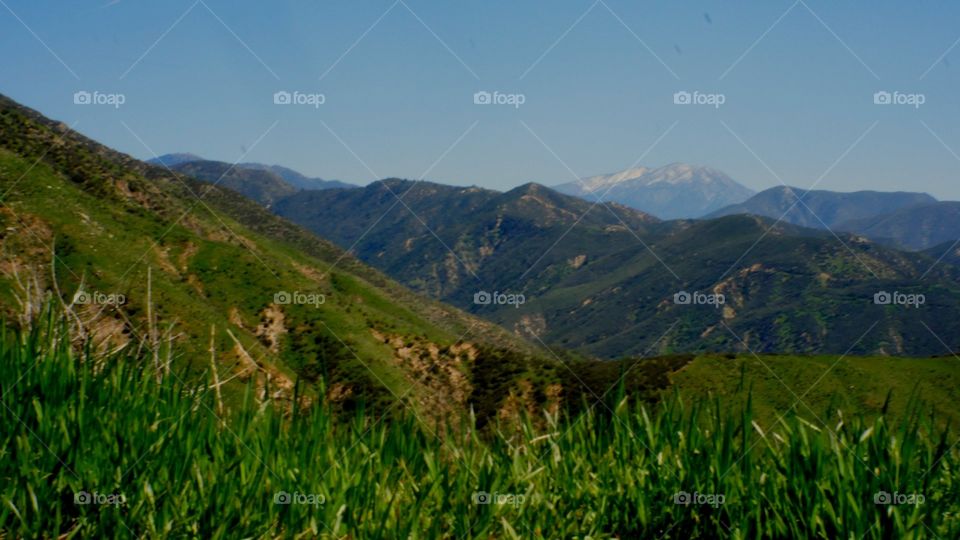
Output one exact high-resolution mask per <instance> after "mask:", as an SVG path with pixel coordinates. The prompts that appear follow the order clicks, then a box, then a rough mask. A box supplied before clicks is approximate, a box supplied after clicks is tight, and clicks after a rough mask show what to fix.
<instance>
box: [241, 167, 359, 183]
mask: <svg viewBox="0 0 960 540" xmlns="http://www.w3.org/2000/svg"><path fill="white" fill-rule="evenodd" d="M238 167H242V168H244V169H256V170H264V171H271V172H274V173H277V174H279V175H280V177H281V178H283V179H284V180H286V181H287V183H289V184H290V185H292V186H293V187H295V188H298V189H335V188H355V187H360V186H356V185H354V184H348V183H346V182H341V181H339V180H324V179H322V178H311V177H309V176H306V175H304V174H301V173H299V172H297V171H295V170H293V169H290V168H287V167H283V166H281V165H265V164H263V163H241V164H239V165H238Z"/></svg>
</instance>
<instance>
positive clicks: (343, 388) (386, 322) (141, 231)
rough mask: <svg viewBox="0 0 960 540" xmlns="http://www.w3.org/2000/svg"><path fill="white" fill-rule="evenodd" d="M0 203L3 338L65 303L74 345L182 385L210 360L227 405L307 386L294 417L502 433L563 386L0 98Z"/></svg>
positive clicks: (251, 209) (226, 208) (278, 232)
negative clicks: (136, 357)
mask: <svg viewBox="0 0 960 540" xmlns="http://www.w3.org/2000/svg"><path fill="white" fill-rule="evenodd" d="M0 193H2V206H0V242H2V246H0V247H2V251H0V255H2V256H0V270H2V275H0V282H2V284H3V286H2V287H0V309H2V311H3V313H4V317H5V319H6V320H7V321H11V322H19V323H21V324H28V323H29V321H30V320H32V319H34V318H35V317H37V309H38V306H40V305H42V304H43V303H45V302H50V301H52V302H55V303H59V302H62V303H63V304H64V305H65V306H66V307H65V309H67V310H68V311H69V312H70V313H71V316H72V319H71V320H72V321H73V322H74V324H75V325H76V326H77V330H78V331H79V336H80V339H81V342H79V343H77V345H78V346H82V345H83V344H88V345H90V346H91V347H94V348H96V349H118V348H130V349H134V348H139V347H147V348H149V349H156V350H157V351H158V353H159V354H158V355H157V357H155V361H156V363H157V365H156V366H153V367H155V368H157V369H159V370H161V372H162V371H169V373H170V374H171V375H172V374H180V375H178V376H184V377H186V376H190V375H189V374H190V373H193V374H194V376H197V375H196V374H198V373H200V372H202V371H203V370H206V369H207V368H208V367H209V366H210V362H211V358H215V360H216V365H217V366H218V371H219V380H221V381H224V382H225V384H224V387H223V393H224V396H225V399H226V400H227V401H228V402H229V401H231V400H232V399H237V398H238V397H239V392H241V391H242V389H243V388H244V385H245V383H247V382H252V383H254V384H255V386H256V388H257V391H258V395H266V394H267V393H269V394H270V395H272V396H274V397H275V398H277V399H278V400H283V399H286V400H291V399H292V398H293V396H294V395H295V394H297V392H298V391H297V390H295V385H296V382H297V381H298V380H299V381H300V382H301V383H305V384H301V385H300V388H299V396H301V403H305V402H309V401H311V400H317V399H322V400H326V401H328V402H330V403H331V404H333V405H334V406H336V407H339V408H343V409H352V408H355V407H357V406H358V404H359V403H361V402H364V403H366V404H367V406H368V407H372V408H375V409H384V410H385V409H389V408H391V407H396V408H397V409H399V410H403V409H405V408H409V409H411V410H413V411H415V412H419V413H420V414H421V415H423V416H425V417H427V418H432V419H439V418H442V417H450V416H456V415H459V414H462V413H463V412H464V411H468V410H470V408H471V407H474V409H475V410H476V411H477V415H478V417H480V416H485V417H493V416H496V415H499V414H501V409H502V408H503V407H508V405H509V404H508V402H507V400H509V399H510V396H511V395H513V394H514V393H518V394H521V395H527V394H523V392H529V391H533V390H536V391H537V392H539V393H537V394H536V395H537V396H541V397H540V398H539V399H540V401H537V402H535V403H531V404H530V406H538V407H539V406H546V405H547V404H548V403H546V402H545V401H543V400H546V399H547V398H546V397H543V396H546V395H548V394H547V393H545V392H546V387H547V386H551V385H553V386H555V387H556V391H555V392H553V393H550V394H549V395H550V396H553V399H554V401H556V400H558V399H560V398H559V396H562V395H564V392H563V391H562V389H563V388H564V385H565V384H568V383H569V379H565V378H563V377H562V376H561V374H560V373H559V372H558V367H557V366H559V364H557V363H556V362H555V360H554V359H553V358H552V356H550V357H543V356H541V355H540V353H537V352H536V350H535V349H534V348H533V347H532V346H531V345H529V344H528V343H527V342H525V341H523V340H520V339H517V338H516V337H514V336H513V335H511V334H510V333H507V332H505V331H504V330H502V329H500V328H498V327H497V326H495V325H493V324H490V323H488V322H485V321H482V320H479V319H476V318H474V317H471V316H469V315H466V314H464V313H462V312H460V311H458V310H456V309H453V308H450V307H448V306H444V305H442V304H439V303H437V302H434V301H431V300H429V299H426V298H423V297H419V296H417V295H414V294H413V293H411V292H410V291H408V290H406V289H404V288H403V287H401V286H399V285H397V284H396V283H395V282H393V281H391V280H389V279H388V278H386V277H384V276H383V275H382V274H380V273H379V272H377V271H375V270H373V269H371V268H369V267H367V266H365V265H363V264H361V263H360V262H358V261H357V260H355V259H353V258H352V257H350V256H349V255H347V254H345V253H344V252H343V251H342V250H340V249H339V248H336V247H334V246H333V245H332V244H330V243H328V242H326V241H323V240H320V239H318V238H317V237H315V236H313V235H311V234H309V233H307V232H306V231H304V230H302V229H300V228H299V227H297V226H295V225H293V224H291V223H289V222H287V221H285V220H283V219H281V218H279V217H277V216H274V215H272V214H270V213H269V212H268V211H266V210H265V209H264V208H263V207H261V206H260V205H258V204H256V203H254V202H253V201H251V200H249V199H247V198H245V197H243V196H241V195H239V194H237V193H235V192H233V191H231V190H228V189H223V188H220V187H219V186H212V185H210V184H208V183H204V182H201V181H198V180H194V179H191V178H186V177H182V176H180V175H171V174H170V173H169V171H168V170H167V169H165V168H162V167H155V166H151V165H148V164H145V163H142V162H139V161H137V160H135V159H133V158H131V157H129V156H126V155H124V154H120V153H118V152H115V151H113V150H110V149H108V148H106V147H104V146H101V145H99V144H97V143H95V142H94V141H92V140H90V139H87V138H85V137H83V136H82V135H79V134H77V133H76V132H73V131H71V130H70V129H68V128H67V127H66V126H65V125H64V124H62V123H58V122H54V121H50V120H47V119H46V118H44V117H42V116H41V115H40V114H38V113H36V112H35V111H32V110H29V109H26V108H24V107H22V106H20V105H18V104H16V103H15V102H13V101H11V100H9V99H7V98H5V97H0ZM211 344H212V353H211ZM169 350H177V351H181V352H180V353H178V354H177V356H174V357H169V358H168V357H166V356H165V354H166V353H165V351H169ZM491 364H495V365H498V366H499V369H500V370H501V371H500V373H501V374H502V376H501V377H499V378H496V380H494V381H492V382H490V381H489V380H488V379H485V378H483V377H479V376H478V373H477V371H484V370H482V369H479V368H478V366H485V365H491ZM561 369H562V368H561ZM485 381H486V382H485ZM491 384H495V386H490V385H491ZM551 387H552V386H551ZM515 399H516V398H515ZM515 399H514V401H515ZM531 399H533V398H531ZM510 403H514V402H513V401H511V402H510ZM554 405H557V403H554ZM509 406H513V405H509Z"/></svg>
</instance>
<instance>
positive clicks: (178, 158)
mask: <svg viewBox="0 0 960 540" xmlns="http://www.w3.org/2000/svg"><path fill="white" fill-rule="evenodd" d="M188 161H203V158H202V157H200V156H198V155H196V154H190V153H186V152H183V153H179V154H164V155H162V156H160V157H158V158H154V159H148V160H147V163H150V164H152V165H166V166H167V167H173V166H174V165H179V164H181V163H186V162H188Z"/></svg>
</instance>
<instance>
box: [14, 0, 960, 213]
mask: <svg viewBox="0 0 960 540" xmlns="http://www.w3.org/2000/svg"><path fill="white" fill-rule="evenodd" d="M204 2H205V3H195V0H169V1H164V2H148V1H146V0H120V1H112V2H111V1H110V0H98V1H74V2H63V1H60V2H48V1H44V0H3V2H2V4H0V52H2V53H3V58H4V63H3V77H2V82H0V92H2V93H5V94H7V95H9V96H11V97H13V98H14V99H16V100H18V101H20V102H22V103H24V104H26V105H28V106H31V107H33V108H35V109H38V110H40V111H41V112H43V113H44V114H47V115H48V116H52V117H54V118H57V119H59V120H62V121H64V122H66V123H68V124H72V123H74V122H76V123H77V125H76V128H77V129H78V130H79V131H81V132H83V133H85V134H87V135H89V136H91V137H93V138H95V139H97V140H100V141H102V142H104V143H106V144H108V145H110V146H112V147H115V148H117V149H120V150H122V151H125V152H128V153H131V154H133V155H135V156H138V157H141V158H148V157H151V152H150V151H149V150H147V149H146V148H145V147H144V146H143V144H141V142H140V141H138V140H137V137H136V136H139V137H140V138H141V139H142V140H143V142H144V143H146V145H147V146H149V147H150V148H151V149H152V150H153V151H155V152H156V153H158V154H162V153H167V152H194V153H197V154H199V155H201V156H204V157H207V158H211V159H219V160H224V161H234V160H236V159H238V158H240V156H241V155H242V153H243V152H244V151H245V150H249V154H248V155H247V156H246V157H245V158H244V160H245V161H262V162H269V163H279V164H283V165H287V166H290V167H293V168H295V169H298V170H301V171H302V172H304V173H307V174H311V175H316V176H320V177H324V178H338V179H343V180H347V181H352V182H356V183H367V182H369V181H370V180H372V179H373V178H374V175H376V176H380V177H385V176H400V177H408V178H419V177H420V176H421V175H422V174H424V172H426V171H428V170H429V174H428V175H427V178H428V179H430V180H434V181H439V182H444V183H450V184H459V185H468V184H479V185H482V186H486V187H491V188H495V189H508V188H510V187H513V186H516V185H519V184H521V183H524V182H528V181H536V182H541V183H545V184H548V185H549V184H557V183H562V182H567V181H570V180H571V179H572V177H573V175H574V174H575V175H578V176H589V175H593V174H599V173H604V172H612V171H616V170H619V169H623V168H626V167H628V166H630V165H632V164H634V163H635V162H636V161H637V160H638V159H640V158H641V156H643V155H644V153H645V152H646V155H645V157H643V159H642V160H641V164H642V165H649V166H656V165H663V164H666V163H670V162H675V161H680V162H688V163H694V164H701V165H709V166H712V167H716V168H719V169H721V170H723V171H725V172H727V173H728V174H730V175H731V176H732V177H734V178H735V179H737V180H739V181H740V182H742V183H744V184H746V185H748V186H750V187H752V188H755V189H762V188H765V187H769V186H773V185H777V184H778V183H779V182H778V181H777V179H776V178H775V177H774V176H773V175H772V174H771V173H770V171H768V170H767V168H766V167H765V166H764V165H762V164H761V163H760V160H762V161H763V162H764V163H766V164H767V165H768V166H769V167H770V169H772V170H773V171H774V172H775V173H776V174H777V175H779V176H780V177H781V178H782V179H783V181H784V182H786V183H788V184H792V185H798V186H803V187H806V186H809V185H811V184H812V183H813V182H815V181H816V180H817V179H818V178H819V177H821V176H822V175H823V174H824V173H825V172H827V171H828V170H829V172H828V174H827V175H826V176H825V177H824V178H823V179H822V180H821V181H820V183H819V184H818V187H820V188H824V189H835V190H855V189H878V190H896V189H902V190H918V191H926V192H929V193H931V194H933V195H935V196H937V197H940V198H944V199H960V159H958V158H957V157H956V156H954V155H952V154H951V150H948V149H947V148H945V147H944V144H945V145H946V146H947V147H949V148H950V149H952V151H953V152H956V153H957V154H958V155H960V122H958V119H960V92H958V89H960V71H958V70H960V45H958V46H957V47H956V48H955V49H952V50H949V49H950V48H951V46H953V45H954V44H955V43H957V40H958V38H960V25H958V24H957V22H958V21H960V5H958V4H957V3H956V2H949V1H926V2H892V1H880V2H869V3H867V2H829V1H823V0H807V1H806V3H799V2H798V3H793V2H791V1H789V0H788V1H763V2H761V1H751V2H730V1H689V2H668V1H657V2H649V1H648V2H636V1H625V0H604V1H603V2H593V1H592V0H584V1H556V0H552V1H549V2H547V1H544V2H515V1H487V2H441V1H430V2H427V1H424V0H405V3H399V2H397V3H394V2H393V1H392V0H386V1H369V2H367V1H362V2H358V1H356V0H353V1H322V2H320V1H310V2H308V1H304V0H300V1H290V2H251V1H235V0H231V1H227V0H204ZM3 4H5V5H3ZM191 6H193V7H192V10H190V11H189V12H188V9H190V8H191ZM391 6H392V9H391ZM591 6H592V8H591ZM791 6H792V9H791ZM408 8H409V9H408ZM608 8H609V9H608ZM388 10H389V11H388ZM788 10H789V11H788ZM11 11H12V13H11ZM14 13H15V14H16V15H14ZM185 13H186V15H184V14H185ZM385 13H386V14H385ZM384 14H385V15H384ZM584 14H585V15H584ZM17 17H19V19H20V20H18V18H17ZM381 17H382V18H381ZM378 19H379V22H378V23H377V24H376V26H375V27H373V28H372V29H370V28H371V26H372V25H374V23H375V22H376V21H378ZM178 20H179V22H177V21H178ZM578 20H579V22H577V21H578ZM21 21H22V23H23V24H22V23H21ZM778 21H779V22H778ZM575 23H576V24H575ZM775 23H776V24H775ZM24 24H25V25H26V26H27V27H29V28H30V29H32V32H33V33H35V34H36V35H33V33H31V30H28V29H27V28H26V27H25V26H24ZM368 30H369V31H368ZM365 32H367V33H366V35H365V37H363V38H361V36H362V35H363V34H364V33H365ZM564 34H565V35H564ZM561 36H563V37H562V39H561ZM761 36H762V37H761ZM558 40H559V41H558ZM758 40H759V41H758ZM351 47H352V48H351ZM751 47H752V48H751ZM48 48H49V50H48ZM648 48H649V50H648ZM348 49H349V52H347V51H348ZM548 50H549V52H548ZM948 50H949V52H948ZM51 51H52V52H51ZM651 51H652V53H651ZM345 53H346V54H345ZM945 53H946V54H945ZM944 54H945V56H944ZM57 57H59V59H60V60H62V63H61V61H60V60H58V58H57ZM657 57H659V60H658V58H657ZM941 57H943V58H942V60H940V61H939V62H938V59H941ZM138 59H139V61H138ZM338 59H339V61H338ZM538 60H539V61H538ZM661 61H662V63H661ZM534 64H535V65H534ZM71 72H72V73H71ZM324 73H326V74H325V76H323V77H322V78H321V76H322V75H324ZM74 74H75V75H76V77H75V76H74ZM79 90H87V91H91V92H92V91H99V92H105V93H111V92H113V93H122V94H123V95H124V96H125V98H126V102H125V103H124V104H123V105H122V106H121V107H120V108H117V109H114V108H110V107H107V106H78V105H75V104H74V103H73V94H74V92H76V91H79ZM278 90H289V91H294V90H298V91H301V92H310V93H322V94H324V96H325V99H326V101H325V103H324V104H323V105H321V106H320V107H318V108H312V107H306V106H278V105H274V103H273V93H274V92H276V91H278ZM478 90H487V91H491V92H492V91H499V92H502V93H522V94H524V96H525V103H524V104H523V105H522V106H521V107H519V108H513V107H510V106H497V105H488V106H479V105H475V104H474V103H473V94H474V92H476V91H478ZM679 90H687V91H691V92H692V91H699V92H703V93H722V94H723V95H724V96H725V98H726V99H725V103H724V104H723V105H722V106H721V107H720V108H718V109H717V108H711V107H708V106H692V105H691V106H679V105H674V104H673V94H674V92H677V91H679ZM881 90H886V91H890V92H894V91H899V92H901V93H922V94H923V96H924V98H925V103H924V104H923V105H922V106H921V107H920V108H914V107H910V106H906V105H904V106H896V105H891V106H878V105H874V103H873V94H874V92H877V91H881ZM275 123H276V125H274V124H275ZM124 124H125V125H126V127H125V125H124ZM674 124H675V125H674ZM271 126H274V127H273V129H272V130H270V131H269V133H267V134H266V135H264V133H265V132H267V131H268V129H269V128H270V127H271ZM471 126H473V128H472V129H470V128H471ZM671 126H674V127H673V129H672V130H670V131H669V133H667V134H666V135H664V133H665V132H667V131H668V129H669V128H670V127H671ZM871 126H873V129H872V130H871V131H869V133H867V134H866V135H865V136H863V134H864V133H866V132H867V131H868V130H870V128H871ZM128 128H129V129H128ZM468 130H469V132H468ZM331 131H332V133H331ZM131 132H132V133H135V134H136V136H134V135H133V134H132V133H131ZM464 133H466V135H464ZM334 134H335V135H334ZM338 137H339V138H340V139H341V140H342V141H343V143H345V144H346V146H348V147H349V148H350V150H348V149H347V148H345V146H344V144H342V143H341V142H340V140H338ZM661 137H662V140H660V142H659V144H657V145H656V146H655V147H654V148H653V149H652V150H648V149H649V148H650V146H651V145H652V144H653V143H654V141H656V140H657V139H658V138H661ZM738 137H739V138H740V139H742V141H743V142H742V143H741V142H740V141H739V140H738ZM861 137H862V138H861ZM538 138H539V139H540V140H538ZM938 138H939V139H940V140H942V143H941V142H940V141H939V140H938ZM258 139H259V142H257V141H258ZM458 139H459V142H458V143H457V144H455V145H454V143H455V141H458ZM858 139H860V142H859V144H857V145H856V146H855V147H854V148H853V149H852V150H849V152H848V149H849V148H850V147H851V145H853V144H854V142H855V141H857V140H858ZM541 141H542V142H541ZM255 143H256V144H255ZM544 145H546V146H548V147H549V148H550V149H551V150H552V152H553V153H555V154H556V157H555V156H554V155H553V153H551V150H547V149H546V148H545V146H544ZM451 146H452V148H451ZM747 147H749V149H748V148H747ZM351 150H352V152H351ZM845 152H846V156H845V157H843V158H842V159H840V160H839V163H836V165H835V166H833V167H832V168H831V166H832V165H834V163H835V162H836V161H837V160H838V159H839V158H841V156H843V155H844V154H845ZM353 153H355V154H356V156H354V155H353ZM754 154H756V156H755V155H754ZM357 156H358V157H359V158H360V159H359V160H358V159H357ZM441 156H442V159H440V158H441ZM557 157H559V160H558V159H557ZM758 157H759V160H758ZM438 159H439V162H438ZM361 160H362V162H363V163H361ZM560 160H562V161H563V162H564V163H565V164H566V165H564V164H561V163H560ZM435 162H436V163H435ZM364 163H365V164H366V165H364ZM434 164H435V165H434ZM431 166H432V168H431ZM368 167H369V169H372V171H373V172H372V173H371V171H370V170H368ZM567 167H569V168H570V169H572V171H573V172H572V173H571V171H570V170H568V169H567Z"/></svg>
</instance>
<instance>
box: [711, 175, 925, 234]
mask: <svg viewBox="0 0 960 540" xmlns="http://www.w3.org/2000/svg"><path fill="white" fill-rule="evenodd" d="M805 193H806V195H804V194H805ZM800 197H803V203H798V202H797V200H798V199H799V198H800ZM935 202H937V200H936V199H934V198H933V197H931V196H930V195H927V194H926V193H911V192H902V191H897V192H879V191H855V192H852V193H839V192H836V191H825V190H812V191H810V192H809V193H807V192H806V190H804V189H802V188H794V187H786V186H778V187H773V188H770V189H767V190H764V191H761V192H760V193H757V194H756V195H754V196H753V197H750V198H749V199H747V200H746V201H744V202H742V203H740V204H734V205H731V206H727V207H725V208H721V209H720V210H717V211H716V212H712V213H710V214H708V215H707V216H706V217H708V218H716V217H721V216H729V215H734V214H753V215H756V216H765V217H769V218H773V219H779V218H780V217H781V216H782V217H783V221H785V222H787V223H793V224H794V225H801V226H803V227H812V228H814V229H825V228H827V227H830V228H832V229H838V226H839V225H840V224H841V223H844V222H850V221H853V220H862V219H867V218H872V217H875V216H879V215H882V214H888V213H890V212H895V211H897V210H900V209H903V208H909V207H912V206H918V205H923V204H930V203H935ZM838 230H850V231H857V230H858V229H838Z"/></svg>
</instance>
